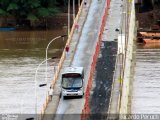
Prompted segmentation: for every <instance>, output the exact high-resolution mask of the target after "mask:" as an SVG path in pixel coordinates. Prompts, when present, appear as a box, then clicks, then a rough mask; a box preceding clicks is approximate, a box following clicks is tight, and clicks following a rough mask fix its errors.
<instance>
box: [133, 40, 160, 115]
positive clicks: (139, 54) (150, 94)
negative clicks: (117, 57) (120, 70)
mask: <svg viewBox="0 0 160 120" xmlns="http://www.w3.org/2000/svg"><path fill="white" fill-rule="evenodd" d="M132 90H133V95H132V113H133V114H148V115H150V114H157V115H158V114H159V113H160V109H159V108H160V102H159V100H160V96H159V94H160V44H157V43H152V44H146V45H143V46H142V45H140V46H138V47H137V50H136V67H135V77H134V81H133V89H132Z"/></svg>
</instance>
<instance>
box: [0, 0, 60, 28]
mask: <svg viewBox="0 0 160 120" xmlns="http://www.w3.org/2000/svg"><path fill="white" fill-rule="evenodd" d="M56 4H57V3H56V0H1V2H0V15H1V16H3V17H5V18H7V17H9V16H14V17H15V18H16V22H17V24H20V25H21V24H23V20H29V21H30V25H31V26H35V22H36V21H40V20H45V21H46V19H47V18H48V17H50V16H54V15H55V14H56V13H58V12H59V10H58V8H57V7H56Z"/></svg>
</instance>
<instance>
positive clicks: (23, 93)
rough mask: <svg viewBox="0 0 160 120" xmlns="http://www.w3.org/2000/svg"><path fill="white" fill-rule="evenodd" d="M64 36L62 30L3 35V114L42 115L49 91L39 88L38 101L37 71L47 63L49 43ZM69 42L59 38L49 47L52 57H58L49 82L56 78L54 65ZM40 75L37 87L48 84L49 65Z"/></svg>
mask: <svg viewBox="0 0 160 120" xmlns="http://www.w3.org/2000/svg"><path fill="white" fill-rule="evenodd" d="M63 34H64V30H62V29H56V30H48V31H9V32H0V91H1V92H0V114H20V113H21V114H35V113H40V110H41V109H42V105H43V103H44V101H45V95H46V92H47V90H48V89H47V87H46V86H44V87H37V88H36V89H37V102H36V97H35V92H34V91H35V82H34V80H35V72H36V68H37V66H38V64H40V63H41V62H42V61H43V60H45V49H46V47H47V44H48V43H49V41H50V40H51V39H53V38H54V37H57V36H59V35H63ZM65 43H66V38H65V39H64V40H63V39H62V38H59V39H57V40H56V41H55V42H54V43H53V44H51V46H50V47H49V50H48V57H57V58H56V59H54V60H51V61H49V63H48V83H50V81H51V80H52V79H53V76H54V74H53V73H54V66H56V64H57V63H58V59H59V58H60V56H61V53H62V51H63V49H64V45H65ZM37 75H38V76H37V86H38V85H39V84H43V83H45V64H43V65H41V66H40V68H39V69H38V74H37ZM35 104H37V108H35ZM36 109H37V112H36Z"/></svg>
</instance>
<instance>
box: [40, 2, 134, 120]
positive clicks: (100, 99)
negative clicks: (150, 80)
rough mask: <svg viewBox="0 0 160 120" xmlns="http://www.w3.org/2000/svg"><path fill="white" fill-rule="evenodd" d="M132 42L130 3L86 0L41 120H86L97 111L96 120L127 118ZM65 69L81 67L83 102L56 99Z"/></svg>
mask: <svg viewBox="0 0 160 120" xmlns="http://www.w3.org/2000/svg"><path fill="white" fill-rule="evenodd" d="M77 24H78V25H79V28H78V30H76V28H75V25H77ZM135 37H136V23H135V8H134V0H124V1H121V0H111V1H110V0H87V4H86V5H85V4H84V0H83V1H82V3H81V6H80V8H79V11H78V13H77V16H76V18H75V21H74V23H73V26H72V29H71V31H70V34H69V36H68V40H67V43H66V44H67V45H69V48H70V52H69V55H68V56H66V54H65V50H64V52H63V54H62V56H61V59H60V61H59V64H58V68H57V70H56V73H55V75H54V78H53V81H52V85H53V86H54V93H53V97H52V101H51V102H49V100H48V97H47V98H46V102H45V103H44V106H43V109H42V112H41V116H39V118H41V119H43V120H53V119H56V120H62V119H69V120H75V119H81V120H85V119H87V118H89V117H93V118H94V117H95V116H92V114H96V112H99V113H98V114H101V115H100V117H103V118H104V117H105V118H106V119H117V118H119V117H120V116H119V115H120V114H128V113H131V95H130V93H131V90H132V89H131V88H132V87H131V84H132V79H133V72H134V71H133V66H134V62H133V60H134V52H133V51H134V48H135V47H134V42H135V39H136V38H135ZM65 66H82V67H84V70H85V75H84V76H85V78H84V81H85V95H84V97H83V98H82V99H67V100H64V99H63V98H62V97H60V93H61V85H60V83H61V80H60V74H61V72H62V70H63V68H64V67H65ZM97 76H99V77H97ZM102 76H103V77H102ZM94 112H95V113H94ZM103 115H105V116H103Z"/></svg>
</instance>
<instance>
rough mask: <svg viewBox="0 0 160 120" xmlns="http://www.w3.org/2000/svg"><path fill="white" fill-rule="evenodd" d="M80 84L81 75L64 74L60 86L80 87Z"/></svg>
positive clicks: (66, 87) (68, 87)
mask: <svg viewBox="0 0 160 120" xmlns="http://www.w3.org/2000/svg"><path fill="white" fill-rule="evenodd" d="M82 84H83V81H82V77H81V76H64V77H63V78H62V87H63V88H64V89H72V88H81V87H82Z"/></svg>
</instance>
